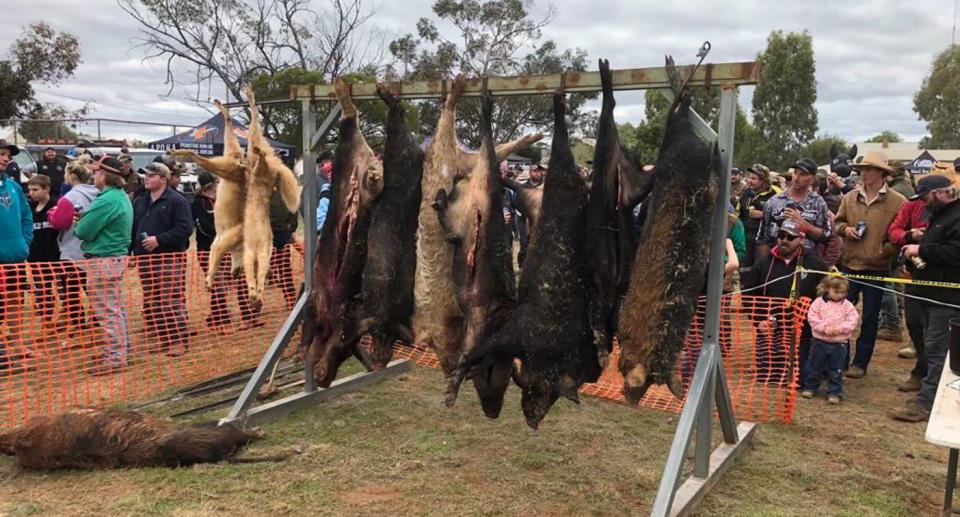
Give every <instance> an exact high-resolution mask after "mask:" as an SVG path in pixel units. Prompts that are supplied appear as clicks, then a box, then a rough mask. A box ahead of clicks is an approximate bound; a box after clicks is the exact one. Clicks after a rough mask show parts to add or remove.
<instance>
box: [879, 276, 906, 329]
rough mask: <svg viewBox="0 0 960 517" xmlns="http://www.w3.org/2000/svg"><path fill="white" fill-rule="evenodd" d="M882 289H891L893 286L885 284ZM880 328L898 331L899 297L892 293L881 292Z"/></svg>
mask: <svg viewBox="0 0 960 517" xmlns="http://www.w3.org/2000/svg"><path fill="white" fill-rule="evenodd" d="M884 287H886V288H887V289H893V288H894V284H891V283H889V282H888V283H886V284H884ZM880 328H884V329H890V330H896V331H898V332H899V331H900V328H901V326H900V296H899V295H897V294H896V293H894V292H892V291H884V292H883V302H881V304H880Z"/></svg>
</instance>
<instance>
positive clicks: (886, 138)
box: [867, 129, 903, 143]
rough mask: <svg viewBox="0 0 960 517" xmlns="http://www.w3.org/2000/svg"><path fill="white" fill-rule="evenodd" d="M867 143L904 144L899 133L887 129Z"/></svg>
mask: <svg viewBox="0 0 960 517" xmlns="http://www.w3.org/2000/svg"><path fill="white" fill-rule="evenodd" d="M867 142H876V143H881V142H889V143H896V142H903V137H901V136H900V135H898V134H897V133H895V132H893V131H890V130H889V129H885V130H883V131H881V132H880V134H878V135H876V136H874V137H872V138H870V139H869V140H867Z"/></svg>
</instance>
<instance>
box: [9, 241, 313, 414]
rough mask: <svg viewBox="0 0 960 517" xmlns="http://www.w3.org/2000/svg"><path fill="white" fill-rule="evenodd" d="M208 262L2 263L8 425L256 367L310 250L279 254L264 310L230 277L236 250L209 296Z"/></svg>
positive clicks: (177, 258) (202, 257) (182, 256)
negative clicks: (304, 253) (252, 303)
mask: <svg viewBox="0 0 960 517" xmlns="http://www.w3.org/2000/svg"><path fill="white" fill-rule="evenodd" d="M206 259H207V256H206V253H205V252H187V253H171V254H157V255H143V256H138V257H116V258H111V259H91V260H87V261H80V262H68V261H64V262H50V263H28V264H8V265H3V266H2V267H0V275H2V281H3V285H4V290H3V296H2V300H0V306H2V310H0V345H2V350H3V351H2V352H0V428H3V427H14V426H17V425H20V424H21V423H23V422H25V421H26V420H27V419H29V418H31V417H33V416H37V415H44V414H55V413H59V412H62V411H64V410H67V409H71V408H77V407H88V406H107V405H112V404H118V403H130V402H136V401H143V400H145V399H148V398H150V397H154V396H157V395H159V394H162V393H164V392H166V391H170V390H172V389H173V388H177V387H182V386H186V385H190V384H193V383H196V382H200V381H203V380H207V379H211V378H214V377H218V376H221V375H225V374H227V373H231V372H234V371H237V370H242V369H244V368H249V367H251V366H254V365H256V364H257V363H258V362H259V360H260V358H261V357H262V355H263V354H264V352H265V351H266V349H267V348H268V346H269V344H270V342H271V340H272V339H273V337H274V336H275V335H276V333H277V331H278V330H279V328H280V326H281V324H282V323H283V321H284V319H286V317H287V315H288V314H289V312H290V308H291V307H292V305H293V304H294V303H295V301H296V300H295V298H296V295H297V289H298V288H299V285H300V283H301V282H302V279H303V256H302V250H301V249H300V248H299V247H296V246H292V245H291V246H287V247H285V248H283V249H281V250H274V253H273V257H272V260H271V274H270V276H269V280H268V282H267V288H266V290H265V293H264V303H263V306H262V307H261V308H260V309H259V310H255V309H254V308H252V307H250V306H249V304H246V303H245V301H246V282H245V281H244V280H243V279H242V278H240V279H234V278H232V277H231V276H230V269H231V265H230V258H229V256H227V257H225V258H224V261H223V262H222V263H221V265H220V269H219V274H218V275H217V281H216V283H215V286H214V289H212V290H209V291H208V290H207V289H206V288H205V287H204V276H205V273H204V270H203V269H202V268H201V263H202V265H203V266H205V265H206ZM121 309H122V310H121ZM123 312H126V321H127V328H128V332H127V338H124V337H123V332H122V328H123V325H122V318H119V317H118V315H119V314H122V313H123ZM294 339H299V338H297V337H295V338H294ZM125 343H128V345H125ZM293 348H294V347H290V349H291V350H292V349H293ZM4 355H6V357H7V358H11V357H13V358H15V359H16V360H14V361H9V360H8V359H4ZM21 357H25V359H22V360H21V359H20V358H21ZM19 365H27V366H28V369H26V370H25V371H22V370H20V369H18V368H16V367H17V366H19ZM109 367H115V369H114V368H109ZM97 369H101V371H99V372H95V371H93V370H97ZM98 373H99V374H101V375H96V374H98Z"/></svg>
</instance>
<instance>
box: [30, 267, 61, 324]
mask: <svg viewBox="0 0 960 517" xmlns="http://www.w3.org/2000/svg"><path fill="white" fill-rule="evenodd" d="M59 273H60V264H59V263H58V262H54V263H51V262H32V263H30V279H31V285H30V288H31V290H32V291H33V305H34V308H35V309H36V311H37V313H38V314H40V315H42V316H43V321H44V323H45V324H44V329H46V328H47V327H48V326H50V325H52V324H53V323H55V321H54V318H53V316H54V309H55V304H56V301H57V295H56V290H55V287H54V285H55V284H56V282H57V280H58V276H59Z"/></svg>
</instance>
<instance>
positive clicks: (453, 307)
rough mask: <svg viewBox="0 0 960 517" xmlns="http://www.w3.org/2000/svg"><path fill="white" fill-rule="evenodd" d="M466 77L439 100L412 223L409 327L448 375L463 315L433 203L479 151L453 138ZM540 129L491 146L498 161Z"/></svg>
mask: <svg viewBox="0 0 960 517" xmlns="http://www.w3.org/2000/svg"><path fill="white" fill-rule="evenodd" d="M466 83H467V80H466V78H465V77H464V76H463V74H460V75H458V76H457V77H456V79H454V81H453V83H452V84H451V86H450V91H449V92H447V95H446V98H445V99H444V101H443V109H442V111H441V113H440V120H439V121H438V122H437V129H436V131H435V132H434V136H433V140H432V141H431V142H430V145H429V146H428V147H427V149H426V152H425V153H424V160H423V178H422V182H421V185H422V201H421V203H420V215H419V218H418V226H417V268H416V275H415V280H414V314H413V318H412V323H413V331H414V334H415V336H416V339H417V341H418V342H420V343H424V344H426V345H428V346H430V347H431V348H432V349H433V350H434V352H435V353H436V354H437V358H438V359H439V362H440V367H441V368H442V369H443V371H444V373H446V374H448V375H449V374H450V373H451V372H452V371H453V369H454V368H455V366H456V363H457V360H458V359H459V358H460V355H461V347H462V345H463V335H464V331H465V329H464V316H463V313H462V312H461V311H460V308H459V306H458V305H457V303H456V296H455V292H454V285H453V248H452V245H451V244H450V243H449V242H447V235H446V232H445V231H444V229H443V228H442V227H441V226H440V221H439V220H438V219H437V214H436V211H435V210H434V208H433V206H432V205H433V202H434V200H435V198H436V194H437V192H438V191H439V190H440V189H444V190H445V191H446V192H450V191H451V190H452V189H453V184H454V180H455V179H462V178H464V177H466V176H468V175H469V174H470V171H472V170H473V168H474V166H475V165H476V162H477V160H478V159H479V158H480V153H476V152H467V151H464V150H463V149H462V148H461V147H460V145H459V144H458V143H457V136H456V107H457V100H458V99H459V97H460V94H461V93H463V89H464V88H465V87H466ZM541 138H542V135H540V134H539V133H537V134H533V135H525V136H523V137H521V138H518V139H516V140H514V141H511V142H507V143H504V144H500V145H499V146H497V148H496V159H497V162H498V163H499V162H500V161H502V160H504V159H505V158H506V157H507V156H508V155H509V154H510V153H514V152H516V151H518V150H521V149H524V148H526V147H529V146H530V145H532V144H533V143H535V142H537V141H539V140H540V139H541Z"/></svg>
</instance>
